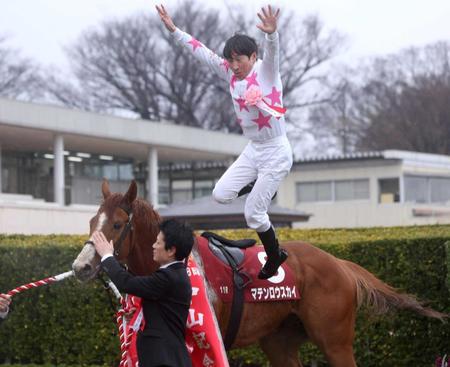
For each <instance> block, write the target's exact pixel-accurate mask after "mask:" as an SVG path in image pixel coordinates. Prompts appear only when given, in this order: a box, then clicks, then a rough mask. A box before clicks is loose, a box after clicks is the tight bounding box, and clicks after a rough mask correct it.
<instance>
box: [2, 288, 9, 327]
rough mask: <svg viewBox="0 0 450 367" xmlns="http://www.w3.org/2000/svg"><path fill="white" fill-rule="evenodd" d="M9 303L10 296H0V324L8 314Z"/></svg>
mask: <svg viewBox="0 0 450 367" xmlns="http://www.w3.org/2000/svg"><path fill="white" fill-rule="evenodd" d="M10 303H11V296H8V295H7V294H4V293H1V294H0V322H2V321H3V319H4V318H6V316H7V315H8V312H9V304H10Z"/></svg>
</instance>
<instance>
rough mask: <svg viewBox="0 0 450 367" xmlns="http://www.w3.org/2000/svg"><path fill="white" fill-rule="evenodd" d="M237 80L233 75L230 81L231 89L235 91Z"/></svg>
mask: <svg viewBox="0 0 450 367" xmlns="http://www.w3.org/2000/svg"><path fill="white" fill-rule="evenodd" d="M237 80H238V79H237V78H236V75H234V74H233V75H232V76H231V80H230V85H231V89H234V83H236V81H237Z"/></svg>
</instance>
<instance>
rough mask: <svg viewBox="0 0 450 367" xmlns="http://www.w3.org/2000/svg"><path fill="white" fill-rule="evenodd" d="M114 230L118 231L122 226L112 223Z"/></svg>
mask: <svg viewBox="0 0 450 367" xmlns="http://www.w3.org/2000/svg"><path fill="white" fill-rule="evenodd" d="M113 227H114V229H120V227H122V225H121V224H120V223H114V226H113Z"/></svg>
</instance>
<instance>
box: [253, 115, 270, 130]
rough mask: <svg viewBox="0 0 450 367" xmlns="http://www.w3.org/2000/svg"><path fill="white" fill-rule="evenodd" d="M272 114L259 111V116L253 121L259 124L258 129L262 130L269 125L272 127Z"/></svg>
mask: <svg viewBox="0 0 450 367" xmlns="http://www.w3.org/2000/svg"><path fill="white" fill-rule="evenodd" d="M271 117H272V116H271V115H267V116H264V115H263V114H262V113H261V111H258V118H257V119H253V120H252V121H253V122H256V123H257V124H258V131H259V130H261V129H262V128H263V127H268V128H269V129H271V128H272V126H270V123H269V121H270V118H271Z"/></svg>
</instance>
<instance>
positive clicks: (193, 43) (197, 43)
mask: <svg viewBox="0 0 450 367" xmlns="http://www.w3.org/2000/svg"><path fill="white" fill-rule="evenodd" d="M188 43H190V44H191V45H192V48H193V51H194V52H195V50H196V49H197V48H199V47H203V45H202V43H201V42H200V41H197V40H196V39H195V38H194V37H192V39H191V40H190V41H189V42H188Z"/></svg>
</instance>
